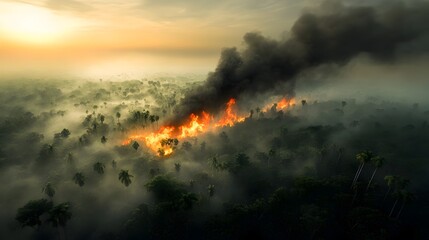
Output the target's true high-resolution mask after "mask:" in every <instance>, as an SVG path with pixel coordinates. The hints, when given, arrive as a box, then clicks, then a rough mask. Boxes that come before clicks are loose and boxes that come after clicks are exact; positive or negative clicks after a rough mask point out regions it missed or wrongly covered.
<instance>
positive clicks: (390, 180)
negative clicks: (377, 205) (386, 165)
mask: <svg viewBox="0 0 429 240" xmlns="http://www.w3.org/2000/svg"><path fill="white" fill-rule="evenodd" d="M397 180H398V176H394V175H387V176H385V177H384V181H385V182H386V184H387V187H388V189H387V192H386V194H385V195H384V199H383V200H386V198H387V196H388V195H389V193H390V191H391V190H392V188H394V187H395V184H396V181H397Z"/></svg>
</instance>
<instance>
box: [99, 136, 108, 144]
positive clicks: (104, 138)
mask: <svg viewBox="0 0 429 240" xmlns="http://www.w3.org/2000/svg"><path fill="white" fill-rule="evenodd" d="M100 141H101V143H102V144H105V143H106V142H107V138H106V136H102V137H101V140H100Z"/></svg>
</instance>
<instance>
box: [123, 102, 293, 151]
mask: <svg viewBox="0 0 429 240" xmlns="http://www.w3.org/2000/svg"><path fill="white" fill-rule="evenodd" d="M235 104H236V101H235V99H234V98H231V99H230V100H229V101H228V103H227V104H226V108H225V111H224V112H223V114H222V115H221V117H220V119H219V120H217V121H216V120H215V118H214V116H213V115H211V114H209V113H207V112H205V111H202V112H201V113H200V114H198V115H197V114H194V113H192V114H191V115H190V116H189V120H188V121H187V122H185V123H184V124H182V125H180V126H163V127H161V128H160V129H159V130H158V131H156V132H152V133H147V134H133V135H131V136H129V137H128V139H127V140H125V141H123V142H122V145H129V144H130V143H131V142H133V141H144V142H145V144H146V146H147V147H148V148H150V149H151V150H153V151H154V152H156V153H157V154H158V156H168V155H170V154H172V153H173V151H174V149H175V148H176V147H177V144H178V142H179V141H178V139H185V138H189V137H195V136H198V135H199V134H202V133H204V132H207V131H208V130H211V129H214V128H217V127H225V126H229V127H231V126H234V125H235V124H236V123H239V122H243V121H244V120H245V116H239V115H238V114H237V111H236V109H235ZM292 104H295V100H294V99H289V100H287V99H286V98H283V99H282V100H280V101H279V102H278V103H277V109H284V108H287V107H289V106H290V105H292ZM268 109H269V108H268ZM265 111H267V110H265Z"/></svg>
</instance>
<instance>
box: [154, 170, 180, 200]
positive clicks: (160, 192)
mask: <svg viewBox="0 0 429 240" xmlns="http://www.w3.org/2000/svg"><path fill="white" fill-rule="evenodd" d="M145 187H146V189H147V190H148V191H149V192H152V193H153V194H154V195H155V197H156V198H157V199H158V200H159V201H170V200H174V199H177V198H178V197H179V196H180V195H181V194H182V193H184V191H185V190H184V189H183V186H182V185H181V184H180V183H178V182H177V181H175V180H174V179H172V178H170V177H168V176H165V175H158V176H156V177H154V178H153V179H152V180H150V181H149V182H148V183H146V184H145Z"/></svg>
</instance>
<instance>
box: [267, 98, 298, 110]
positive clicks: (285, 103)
mask: <svg viewBox="0 0 429 240" xmlns="http://www.w3.org/2000/svg"><path fill="white" fill-rule="evenodd" d="M273 105H274V104H269V105H267V106H265V107H264V111H265V112H268V111H269V110H270V109H271V108H272V107H273ZM275 105H276V110H277V111H279V110H283V109H286V108H288V107H290V106H292V105H295V99H294V98H291V99H287V98H285V97H284V98H282V99H281V100H280V101H278V102H277V103H275Z"/></svg>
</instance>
